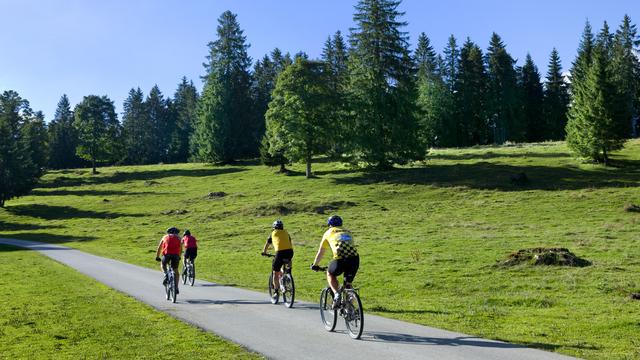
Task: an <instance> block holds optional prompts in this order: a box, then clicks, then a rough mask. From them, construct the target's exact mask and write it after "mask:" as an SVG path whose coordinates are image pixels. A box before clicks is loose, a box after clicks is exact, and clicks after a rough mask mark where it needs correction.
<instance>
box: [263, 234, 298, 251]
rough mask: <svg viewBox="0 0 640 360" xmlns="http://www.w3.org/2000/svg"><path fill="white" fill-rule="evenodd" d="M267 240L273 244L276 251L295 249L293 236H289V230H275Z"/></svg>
mask: <svg viewBox="0 0 640 360" xmlns="http://www.w3.org/2000/svg"><path fill="white" fill-rule="evenodd" d="M267 241H268V242H269V244H272V245H273V249H274V250H275V251H281V250H289V249H293V244H292V243H291V236H289V233H288V232H287V230H279V229H276V230H273V231H272V232H271V236H269V239H267Z"/></svg>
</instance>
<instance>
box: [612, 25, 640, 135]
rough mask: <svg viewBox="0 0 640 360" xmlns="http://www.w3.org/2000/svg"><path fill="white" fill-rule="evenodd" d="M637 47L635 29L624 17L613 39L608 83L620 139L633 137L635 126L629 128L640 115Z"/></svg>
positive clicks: (639, 68) (638, 42)
mask: <svg viewBox="0 0 640 360" xmlns="http://www.w3.org/2000/svg"><path fill="white" fill-rule="evenodd" d="M639 45H640V37H638V31H637V29H636V26H635V25H633V24H631V18H629V16H628V15H625V16H624V19H623V20H622V24H620V27H619V29H618V30H617V31H616V33H615V36H614V39H613V44H612V58H611V76H612V81H613V82H614V84H615V87H616V89H617V90H618V93H619V102H620V108H619V109H618V111H619V112H620V120H621V121H622V122H623V124H622V125H621V130H622V131H623V133H622V134H621V136H622V137H629V136H630V135H633V134H635V135H636V136H637V134H638V130H640V129H639V128H638V127H637V126H638V125H637V124H636V125H635V128H634V125H633V124H634V120H635V121H636V123H637V117H638V115H639V114H640V59H639V58H638V55H636V54H638V53H636V52H635V51H637V47H638V46H639Z"/></svg>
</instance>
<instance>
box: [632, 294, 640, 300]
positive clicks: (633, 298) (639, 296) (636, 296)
mask: <svg viewBox="0 0 640 360" xmlns="http://www.w3.org/2000/svg"><path fill="white" fill-rule="evenodd" d="M629 297H630V298H631V300H640V293H632V294H631V295H629Z"/></svg>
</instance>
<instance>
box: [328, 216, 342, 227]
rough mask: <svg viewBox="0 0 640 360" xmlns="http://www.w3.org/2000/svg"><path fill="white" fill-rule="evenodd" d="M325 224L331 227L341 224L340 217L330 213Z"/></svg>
mask: <svg viewBox="0 0 640 360" xmlns="http://www.w3.org/2000/svg"><path fill="white" fill-rule="evenodd" d="M327 225H329V226H333V227H336V226H342V218H341V217H340V216H338V215H331V216H329V219H328V220H327Z"/></svg>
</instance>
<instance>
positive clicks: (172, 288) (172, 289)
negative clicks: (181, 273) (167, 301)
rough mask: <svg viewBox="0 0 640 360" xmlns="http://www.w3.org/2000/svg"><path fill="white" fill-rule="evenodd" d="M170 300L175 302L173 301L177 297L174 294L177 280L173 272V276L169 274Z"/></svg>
mask: <svg viewBox="0 0 640 360" xmlns="http://www.w3.org/2000/svg"><path fill="white" fill-rule="evenodd" d="M171 280H172V281H171V302H172V303H174V304H175V302H176V301H177V300H178V299H177V297H178V296H177V294H176V289H177V288H178V284H177V282H178V281H179V280H178V279H176V278H175V274H174V275H173V276H171Z"/></svg>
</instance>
